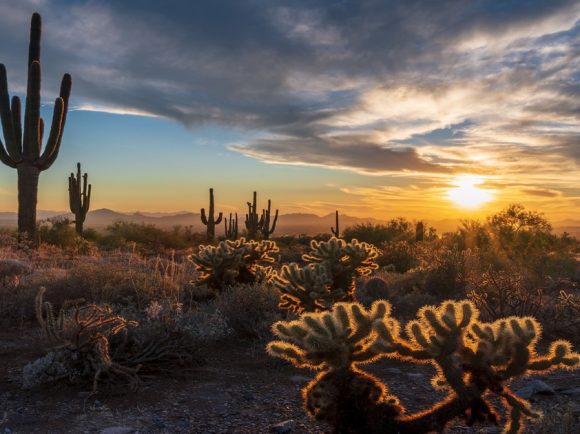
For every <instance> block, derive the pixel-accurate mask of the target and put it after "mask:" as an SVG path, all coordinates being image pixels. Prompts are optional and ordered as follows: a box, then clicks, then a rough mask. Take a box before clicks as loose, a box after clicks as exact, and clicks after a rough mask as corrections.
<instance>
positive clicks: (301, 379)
mask: <svg viewBox="0 0 580 434" xmlns="http://www.w3.org/2000/svg"><path fill="white" fill-rule="evenodd" d="M290 380H291V381H292V382H293V383H306V382H308V381H310V380H311V378H310V377H306V376H305V375H292V376H291V377H290Z"/></svg>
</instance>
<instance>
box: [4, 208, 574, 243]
mask: <svg viewBox="0 0 580 434" xmlns="http://www.w3.org/2000/svg"><path fill="white" fill-rule="evenodd" d="M59 216H62V217H68V218H70V219H71V220H72V219H73V218H74V217H73V215H72V214H70V213H66V212H62V211H38V219H39V220H45V219H47V218H52V217H59ZM238 216H239V219H240V223H239V224H240V229H243V227H244V218H245V214H239V215H238ZM116 221H126V222H134V223H144V224H151V225H155V226H158V227H160V228H163V229H169V228H172V227H174V226H190V225H193V227H194V230H195V231H197V232H204V231H205V226H203V225H202V223H201V221H200V215H199V213H191V212H187V211H182V212H179V213H148V212H135V213H121V212H118V211H114V210H111V209H107V208H102V209H97V210H95V211H90V212H89V214H88V215H87V220H86V223H85V226H86V227H90V228H94V229H97V230H102V229H104V228H106V227H107V226H109V225H111V224H113V223H114V222H116ZM384 222H385V220H379V219H375V218H370V217H369V218H360V217H352V216H347V215H343V214H341V216H340V226H341V230H342V229H344V228H346V227H348V226H353V225H355V224H360V223H374V224H377V223H384ZM428 223H429V224H430V225H432V226H434V227H435V228H437V231H438V232H439V233H444V232H449V231H454V230H455V229H456V228H457V227H458V226H459V225H460V223H461V221H460V220H455V219H445V220H434V221H428ZM16 225H17V214H16V213H15V212H0V227H12V228H13V227H16ZM331 226H334V213H330V214H328V215H324V216H318V215H316V214H308V213H290V214H282V215H280V217H279V218H278V224H277V227H276V235H293V234H307V235H314V234H319V233H329V232H330V227H331ZM553 227H554V231H555V232H556V233H562V232H568V233H569V234H570V235H572V236H575V237H576V238H580V220H571V219H568V220H563V221H559V222H554V223H553ZM221 232H222V230H221V229H220V230H218V232H217V233H218V234H220V233H221Z"/></svg>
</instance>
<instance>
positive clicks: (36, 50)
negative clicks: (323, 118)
mask: <svg viewBox="0 0 580 434" xmlns="http://www.w3.org/2000/svg"><path fill="white" fill-rule="evenodd" d="M40 34H41V19H40V15H39V14H37V13H35V14H33V15H32V22H31V25H30V46H29V51H28V87H27V91H26V107H25V111H24V126H23V125H22V120H21V104H20V98H19V97H17V96H13V97H12V104H10V95H9V93H8V80H7V78H6V67H5V66H4V65H3V64H0V118H1V122H2V130H3V131H4V142H5V143H2V141H1V140H0V160H1V161H2V162H3V163H4V164H6V165H7V166H9V167H12V168H13V169H16V170H17V172H18V232H19V234H20V235H23V234H26V235H27V236H28V239H30V240H35V237H36V204H37V198H38V178H39V176H40V172H42V171H43V170H47V169H48V168H49V167H50V166H51V165H52V163H54V161H55V160H56V157H57V156H58V151H59V149H60V144H61V141H62V133H63V131H64V126H65V123H66V115H67V111H68V100H69V96H70V90H71V85H72V80H71V76H70V75H69V74H64V76H63V78H62V82H61V85H60V96H59V97H58V98H56V100H55V101H54V112H53V115H52V124H51V127H50V134H49V135H48V140H47V142H46V145H45V146H44V150H43V149H42V141H43V140H42V139H43V135H44V121H43V119H42V118H41V117H40V103H41V100H40V82H41V73H40Z"/></svg>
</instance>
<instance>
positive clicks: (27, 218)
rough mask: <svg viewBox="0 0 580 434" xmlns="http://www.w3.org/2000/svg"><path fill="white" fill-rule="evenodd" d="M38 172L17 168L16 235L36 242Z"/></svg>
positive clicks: (34, 169)
mask: <svg viewBox="0 0 580 434" xmlns="http://www.w3.org/2000/svg"><path fill="white" fill-rule="evenodd" d="M39 177H40V170H39V169H38V168H36V167H34V166H26V165H21V166H19V167H18V233H19V234H20V237H22V236H25V237H26V238H27V239H28V240H29V241H34V242H36V202H37V197H38V178H39Z"/></svg>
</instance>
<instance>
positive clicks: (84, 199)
mask: <svg viewBox="0 0 580 434" xmlns="http://www.w3.org/2000/svg"><path fill="white" fill-rule="evenodd" d="M88 177H89V175H88V174H86V173H85V174H84V175H83V177H82V189H81V163H77V175H76V177H75V175H74V173H71V174H70V176H69V177H68V196H69V205H70V211H71V212H72V213H73V214H74V215H75V229H76V232H77V234H78V235H79V236H81V237H82V236H83V224H84V222H85V219H86V217H87V213H88V212H89V207H90V204H91V187H92V186H91V184H88V186H87V182H88Z"/></svg>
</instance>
